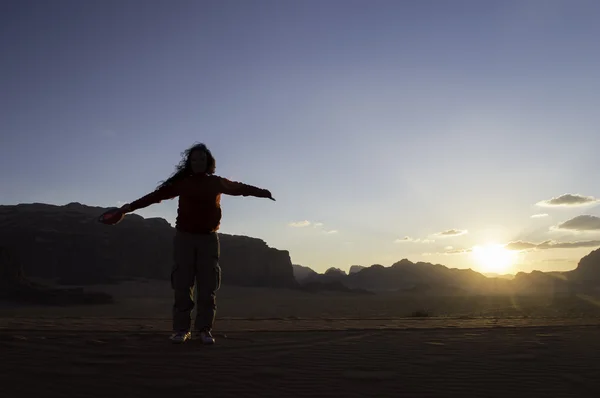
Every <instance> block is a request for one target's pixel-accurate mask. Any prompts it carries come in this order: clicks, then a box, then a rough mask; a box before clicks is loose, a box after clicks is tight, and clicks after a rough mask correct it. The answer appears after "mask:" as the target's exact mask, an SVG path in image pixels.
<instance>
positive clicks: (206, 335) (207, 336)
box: [200, 330, 215, 345]
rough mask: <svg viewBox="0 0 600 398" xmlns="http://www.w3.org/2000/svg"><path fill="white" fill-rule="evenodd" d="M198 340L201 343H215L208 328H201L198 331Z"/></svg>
mask: <svg viewBox="0 0 600 398" xmlns="http://www.w3.org/2000/svg"><path fill="white" fill-rule="evenodd" d="M200 341H201V342H202V344H206V345H212V344H215V338H214V337H213V335H212V333H211V332H210V330H201V331H200Z"/></svg>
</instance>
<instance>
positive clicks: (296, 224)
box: [288, 220, 310, 228]
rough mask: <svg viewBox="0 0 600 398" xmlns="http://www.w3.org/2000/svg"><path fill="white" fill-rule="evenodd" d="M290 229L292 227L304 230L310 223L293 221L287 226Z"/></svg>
mask: <svg viewBox="0 0 600 398" xmlns="http://www.w3.org/2000/svg"><path fill="white" fill-rule="evenodd" d="M288 225H289V226H290V227H294V228H304V227H308V226H309V225H310V221H308V220H304V221H294V222H291V223H289V224H288Z"/></svg>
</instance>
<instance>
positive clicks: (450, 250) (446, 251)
mask: <svg viewBox="0 0 600 398" xmlns="http://www.w3.org/2000/svg"><path fill="white" fill-rule="evenodd" d="M472 251H473V249H455V248H453V247H452V246H447V247H446V248H445V249H444V251H442V252H433V253H432V252H428V253H422V255H423V256H435V255H444V256H454V255H460V254H469V253H471V252H472Z"/></svg>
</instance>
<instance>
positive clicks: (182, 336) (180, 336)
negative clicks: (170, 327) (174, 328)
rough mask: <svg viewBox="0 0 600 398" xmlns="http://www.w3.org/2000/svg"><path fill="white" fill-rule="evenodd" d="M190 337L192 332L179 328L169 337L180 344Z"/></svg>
mask: <svg viewBox="0 0 600 398" xmlns="http://www.w3.org/2000/svg"><path fill="white" fill-rule="evenodd" d="M191 338H192V333H190V332H189V331H187V330H180V331H178V332H173V334H172V335H171V337H170V340H171V341H172V342H173V343H176V344H182V343H185V342H186V341H188V340H189V339H191Z"/></svg>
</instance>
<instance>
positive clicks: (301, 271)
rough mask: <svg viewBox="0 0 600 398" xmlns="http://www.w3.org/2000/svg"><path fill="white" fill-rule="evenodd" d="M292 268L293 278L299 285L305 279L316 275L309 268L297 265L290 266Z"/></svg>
mask: <svg viewBox="0 0 600 398" xmlns="http://www.w3.org/2000/svg"><path fill="white" fill-rule="evenodd" d="M292 266H293V267H294V278H296V280H297V281H298V282H299V283H302V282H304V281H305V280H306V279H308V278H311V277H313V276H315V275H317V273H316V272H315V271H314V270H313V269H312V268H310V267H306V266H304V265H299V264H292Z"/></svg>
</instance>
